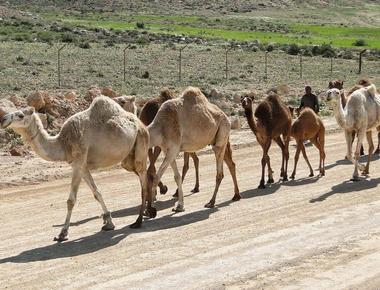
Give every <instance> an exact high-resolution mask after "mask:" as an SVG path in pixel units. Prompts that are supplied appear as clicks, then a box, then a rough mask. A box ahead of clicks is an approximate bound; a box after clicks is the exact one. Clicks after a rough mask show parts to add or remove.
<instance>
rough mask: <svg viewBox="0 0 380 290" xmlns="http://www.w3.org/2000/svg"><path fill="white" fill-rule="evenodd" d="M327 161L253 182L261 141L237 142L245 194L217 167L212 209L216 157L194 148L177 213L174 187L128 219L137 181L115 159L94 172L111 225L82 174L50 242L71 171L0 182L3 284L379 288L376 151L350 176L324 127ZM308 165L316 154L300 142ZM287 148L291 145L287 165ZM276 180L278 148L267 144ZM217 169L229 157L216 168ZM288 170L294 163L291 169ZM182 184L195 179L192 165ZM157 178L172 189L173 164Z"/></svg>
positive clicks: (339, 146)
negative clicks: (18, 183)
mask: <svg viewBox="0 0 380 290" xmlns="http://www.w3.org/2000/svg"><path fill="white" fill-rule="evenodd" d="M326 144H327V145H326V152H327V160H326V161H327V162H326V165H327V172H326V176H325V177H323V178H318V177H313V178H308V177H307V175H308V170H307V167H306V164H305V162H304V161H303V159H300V163H299V169H298V174H297V179H296V180H295V181H289V182H286V183H275V184H273V185H272V186H271V187H270V188H267V189H265V190H258V189H256V188H257V185H258V182H259V168H260V166H259V164H260V156H261V155H260V154H261V149H260V148H259V147H258V146H254V147H250V148H242V149H238V150H235V151H234V157H235V161H236V163H237V168H238V179H239V185H240V189H241V192H242V195H243V199H242V200H241V201H239V202H231V201H230V198H231V197H232V195H233V186H232V181H231V178H230V175H229V173H228V172H227V170H226V171H225V179H224V180H223V182H222V185H221V188H220V192H219V195H218V197H217V207H216V208H215V209H205V208H203V205H204V204H205V203H206V202H207V201H208V200H209V198H210V197H211V194H212V190H213V187H214V180H215V163H214V157H213V156H212V155H203V156H201V157H200V162H201V167H200V172H201V192H200V193H197V194H193V195H191V194H186V197H185V208H186V211H185V212H184V213H180V214H174V213H172V211H171V208H172V206H173V204H174V200H173V199H172V197H171V194H168V195H166V196H160V197H159V201H158V202H157V207H158V209H159V212H158V216H157V218H156V219H154V220H148V221H145V223H144V225H143V228H141V229H139V230H132V229H130V228H128V225H129V224H130V223H132V222H133V221H134V220H135V218H136V216H137V212H138V205H139V186H138V180H137V178H135V177H134V176H133V175H132V174H129V173H125V172H124V171H122V170H114V171H110V172H101V173H97V174H95V179H96V181H97V182H98V185H99V187H100V188H101V190H102V192H103V196H104V198H105V201H106V203H107V205H108V207H109V208H110V209H111V210H112V211H113V216H114V222H115V223H116V227H117V228H116V229H115V230H114V231H112V232H99V229H100V227H101V219H100V218H99V215H100V213H101V209H100V206H99V205H98V204H97V202H96V201H95V200H94V199H93V197H92V195H91V193H90V190H89V189H88V188H87V187H86V186H85V184H82V186H81V190H80V193H79V196H78V203H77V206H76V208H75V209H74V214H73V218H72V226H71V228H70V233H69V238H70V240H69V241H67V242H65V243H62V244H56V243H54V242H53V241H52V239H53V237H54V236H55V235H57V234H58V233H59V231H60V225H61V223H62V222H63V221H64V217H65V213H66V199H67V196H68V182H69V180H68V179H62V180H58V181H51V182H46V183H42V184H39V185H29V186H23V187H13V188H8V189H2V190H0V213H1V224H2V225H3V228H2V230H1V233H0V237H1V238H0V288H9V289H11V288H13V289H32V288H38V289H42V288H50V289H52V288H59V289H78V288H82V289H83V288H92V289H105V288H106V289H126V288H135V289H155V288H160V289H205V288H206V289H222V288H227V289H245V288H249V289H256V288H260V289H261V288H265V289H274V288H282V289H283V288H285V289H305V288H315V289H348V288H350V289H357V288H359V289H360V288H362V289H371V288H372V289H376V288H377V289H379V287H380V191H379V186H378V184H379V181H380V161H374V162H373V163H372V166H371V175H370V177H368V178H367V179H363V180H362V181H360V182H357V183H351V182H349V181H348V179H349V177H350V176H351V174H352V170H353V167H352V165H351V164H349V163H347V162H345V161H344V160H342V159H343V157H344V155H345V144H344V140H343V136H342V133H341V132H340V133H334V134H331V135H328V136H327V138H326ZM307 151H308V153H309V157H310V161H311V162H312V165H314V166H316V165H317V164H318V154H317V151H316V150H315V149H314V148H311V147H307ZM293 154H294V147H293V146H291V156H292V157H291V162H290V167H292V166H293ZM271 157H272V163H273V168H274V169H275V170H276V172H275V179H276V180H278V174H279V162H280V154H279V150H278V149H277V148H276V147H275V146H273V147H272V149H271ZM225 169H226V168H225ZM289 171H290V172H289V174H290V173H291V170H289ZM189 173H190V174H189V175H188V177H187V179H186V181H185V184H184V190H185V193H188V192H189V191H190V189H191V188H192V186H193V183H194V174H193V172H192V169H191V170H190V171H189ZM164 181H165V182H166V183H167V184H168V186H169V188H170V193H172V192H173V191H174V190H175V186H174V181H173V177H172V174H171V171H168V172H167V173H166V174H165V176H164Z"/></svg>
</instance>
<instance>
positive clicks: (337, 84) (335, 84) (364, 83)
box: [329, 79, 380, 157]
mask: <svg viewBox="0 0 380 290" xmlns="http://www.w3.org/2000/svg"><path fill="white" fill-rule="evenodd" d="M343 84H344V81H342V80H334V81H331V82H330V83H329V89H334V88H335V89H338V90H340V91H341V92H340V97H341V101H342V106H343V109H344V107H345V106H346V104H347V101H348V98H349V97H350V96H351V95H352V93H353V92H355V91H356V90H358V89H361V88H362V87H368V86H370V85H372V82H371V81H370V80H368V79H360V80H359V81H358V82H357V83H356V84H355V85H354V86H353V87H352V88H351V89H350V90H349V91H348V92H347V94H345V92H344V90H343ZM377 92H378V93H380V91H379V89H378V90H377ZM376 130H377V148H376V151H375V153H376V154H380V126H378V127H376ZM355 136H356V132H352V143H353V142H354V140H355ZM360 155H364V148H363V145H362V146H361V148H360ZM346 157H347V156H346Z"/></svg>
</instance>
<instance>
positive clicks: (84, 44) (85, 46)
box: [79, 42, 91, 49]
mask: <svg viewBox="0 0 380 290" xmlns="http://www.w3.org/2000/svg"><path fill="white" fill-rule="evenodd" d="M79 47H80V48H83V49H90V48H91V45H90V43H88V42H81V43H79Z"/></svg>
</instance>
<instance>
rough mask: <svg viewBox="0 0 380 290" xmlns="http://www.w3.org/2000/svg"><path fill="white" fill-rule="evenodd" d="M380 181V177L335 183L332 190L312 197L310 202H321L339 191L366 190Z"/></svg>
mask: <svg viewBox="0 0 380 290" xmlns="http://www.w3.org/2000/svg"><path fill="white" fill-rule="evenodd" d="M379 182H380V178H375V179H371V180H368V179H364V178H362V179H361V180H360V181H357V182H353V181H349V180H347V181H344V182H343V183H341V184H338V185H334V186H333V187H331V191H329V192H327V193H325V194H323V195H321V196H319V197H317V198H313V199H311V200H310V201H309V202H310V203H315V202H321V201H324V200H326V199H327V198H329V197H330V196H332V195H334V194H337V193H348V192H353V191H358V192H359V191H361V190H366V189H370V188H375V187H377V185H378V184H379Z"/></svg>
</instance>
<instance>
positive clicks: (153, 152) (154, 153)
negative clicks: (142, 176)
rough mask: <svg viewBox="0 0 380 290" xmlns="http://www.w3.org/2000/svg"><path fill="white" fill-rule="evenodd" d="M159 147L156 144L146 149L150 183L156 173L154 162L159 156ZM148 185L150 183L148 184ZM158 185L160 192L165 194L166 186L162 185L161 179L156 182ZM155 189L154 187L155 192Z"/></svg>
mask: <svg viewBox="0 0 380 290" xmlns="http://www.w3.org/2000/svg"><path fill="white" fill-rule="evenodd" d="M160 153H161V148H160V147H158V146H156V147H154V148H150V149H149V150H148V156H149V168H148V172H149V175H150V179H148V183H151V182H152V181H153V178H154V176H155V175H156V167H155V163H156V161H157V159H158V157H159V156H160ZM148 186H150V184H148ZM158 187H159V188H160V194H166V193H167V191H168V187H167V186H166V185H164V184H163V183H162V182H161V181H160V182H159V183H158ZM156 191H157V189H156V188H155V189H154V192H155V193H156Z"/></svg>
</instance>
